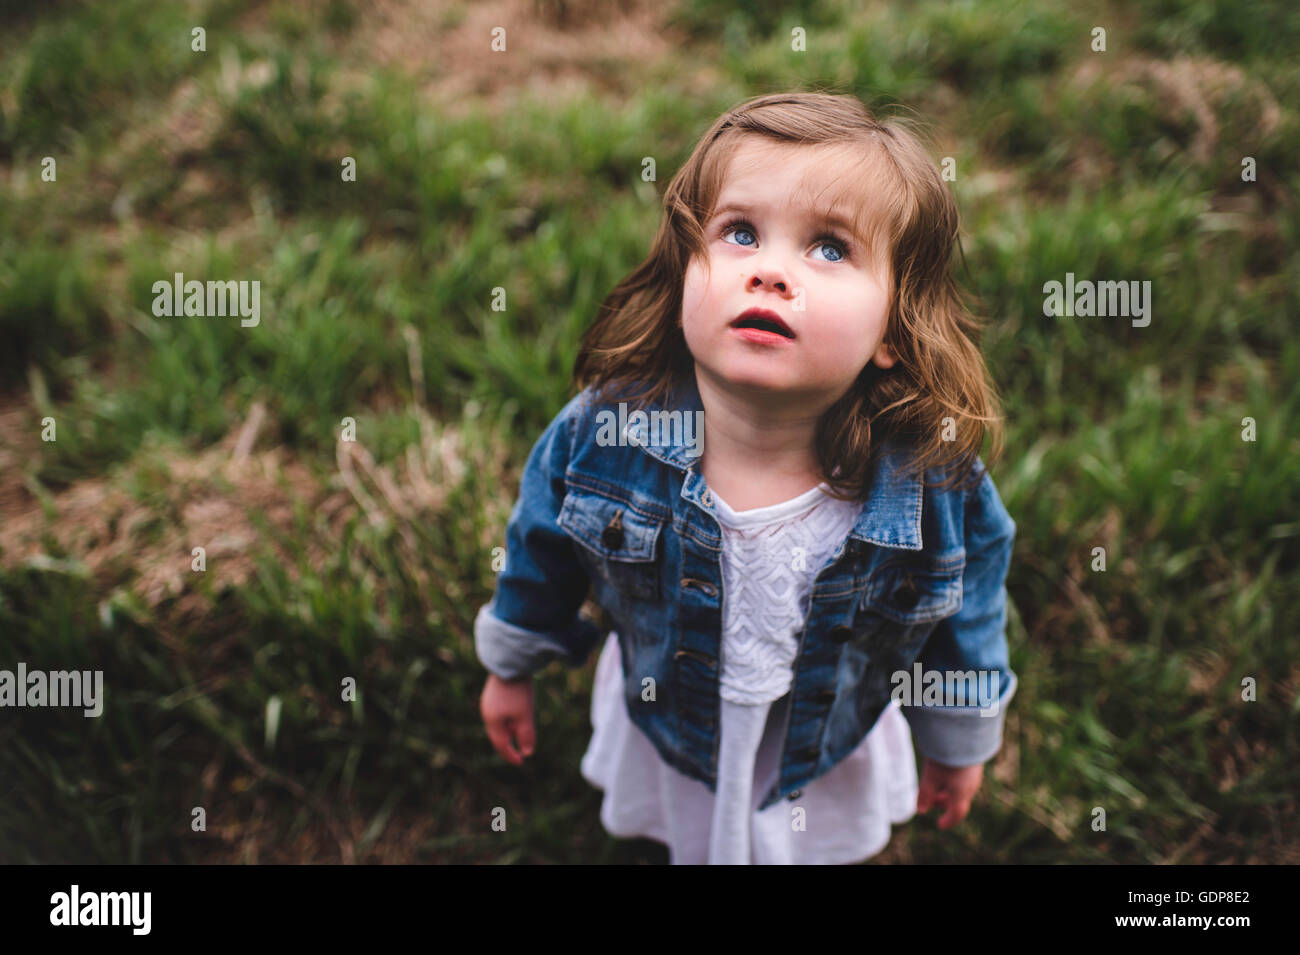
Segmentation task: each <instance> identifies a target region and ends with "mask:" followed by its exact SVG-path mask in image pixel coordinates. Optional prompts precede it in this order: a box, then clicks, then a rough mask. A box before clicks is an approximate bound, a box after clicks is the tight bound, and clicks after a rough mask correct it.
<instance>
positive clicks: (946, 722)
mask: <svg viewBox="0 0 1300 955" xmlns="http://www.w3.org/2000/svg"><path fill="white" fill-rule="evenodd" d="M1006 674H1007V677H1008V678H1009V679H1007V680H1006V686H1005V688H1004V689H1003V692H1002V695H1001V696H999V697H998V700H997V705H996V706H992V705H990V706H984V707H981V706H903V707H900V709H901V710H902V711H903V715H904V716H905V717H907V723H908V725H909V726H910V727H911V730H912V738H913V739H914V740H915V741H916V748H917V750H919V751H920V753H921V755H922V756H925V757H928V758H929V759H932V760H934V761H935V762H936V763H942V764H943V765H945V766H975V765H978V764H980V763H984V762H987V761H988V760H990V759H992V758H993V757H994V755H996V753H997V751H998V750H999V749H1001V748H1002V725H1003V723H1004V722H1005V720H1006V715H1007V710H1006V707H1007V704H1008V703H1010V702H1011V697H1012V696H1014V695H1015V692H1016V684H1017V681H1016V675H1015V674H1014V673H1012V672H1011V671H1009V670H1008V671H1006Z"/></svg>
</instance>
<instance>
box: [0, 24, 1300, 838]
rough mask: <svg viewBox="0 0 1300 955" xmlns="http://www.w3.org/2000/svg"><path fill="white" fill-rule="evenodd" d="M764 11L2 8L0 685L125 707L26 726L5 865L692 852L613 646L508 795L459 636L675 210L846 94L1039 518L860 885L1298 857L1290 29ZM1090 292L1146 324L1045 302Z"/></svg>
mask: <svg viewBox="0 0 1300 955" xmlns="http://www.w3.org/2000/svg"><path fill="white" fill-rule="evenodd" d="M741 6H742V5H741V4H736V3H730V2H721V0H685V2H677V3H673V4H651V3H641V2H637V3H626V4H622V5H615V4H601V3H595V2H590V0H588V2H577V0H571V2H560V0H550V2H528V0H519V2H513V3H486V4H462V5H456V4H446V3H441V4H418V3H414V2H403V0H382V2H376V3H374V4H368V3H362V2H360V0H321V2H305V0H294V2H291V0H267V2H253V0H189V2H178V3H165V4H163V3H153V2H144V0H117V2H115V3H112V4H106V3H81V2H71V0H64V2H59V3H51V4H48V5H41V8H40V12H38V13H18V12H13V11H10V10H9V5H0V110H2V111H3V115H2V116H0V175H2V176H3V182H4V188H3V190H0V335H2V336H3V339H4V341H5V348H4V349H3V350H2V351H0V382H3V389H2V391H3V397H2V398H0V669H4V668H9V669H13V668H15V667H16V664H17V663H18V662H19V661H24V662H25V663H26V664H27V666H28V668H30V669H35V668H43V669H50V670H54V669H74V668H75V669H92V670H93V669H99V670H102V671H103V672H104V683H105V696H106V700H105V709H104V714H103V716H102V717H100V718H98V719H87V718H85V717H83V716H82V714H81V711H80V710H72V709H50V708H47V709H4V710H0V861H11V862H28V861H47V862H74V861H75V862H198V861H222V862H299V861H319V862H337V861H345V862H434V863H437V862H485V863H509V862H575V863H608V862H636V863H642V862H663V861H665V860H666V852H665V851H664V850H662V849H660V848H659V847H658V846H656V845H654V844H651V843H645V842H639V841H622V840H615V839H612V838H610V837H609V836H607V835H606V834H605V833H604V831H603V830H602V828H601V826H600V823H599V818H598V814H599V807H600V794H599V793H598V792H597V791H596V790H594V789H592V788H591V787H590V786H589V785H588V784H587V783H586V782H585V781H584V780H583V779H582V778H581V777H580V775H579V773H578V761H579V758H580V756H581V754H582V752H583V749H584V748H585V746H586V742H587V738H588V734H589V722H588V704H589V691H590V686H591V675H592V670H593V668H594V658H593V660H592V661H591V662H590V665H589V666H588V667H587V668H586V669H582V670H572V671H570V670H565V669H563V668H562V667H560V666H558V665H556V666H552V667H551V668H549V669H548V670H546V671H545V672H544V673H543V674H542V675H541V676H539V678H538V681H537V726H538V732H539V748H538V752H537V754H536V755H535V756H534V757H533V758H532V759H531V760H530V761H529V763H528V765H526V766H525V767H524V768H522V769H514V768H512V767H509V766H507V765H506V764H505V763H504V762H503V761H502V760H501V759H500V758H499V757H497V756H496V755H495V753H494V752H493V751H492V749H491V746H490V745H489V743H488V741H487V739H486V736H485V735H484V733H483V730H482V726H481V722H480V720H479V716H478V694H479V692H480V690H481V686H482V681H483V677H484V675H485V673H484V671H483V669H482V668H481V666H480V665H479V664H478V662H477V659H476V657H475V655H474V649H473V639H472V632H471V623H472V620H473V615H474V613H475V611H476V610H477V608H478V607H479V605H480V604H482V603H483V602H485V601H486V600H487V599H488V597H489V596H490V595H491V593H492V589H493V584H494V574H493V569H492V549H493V548H494V547H498V546H502V545H503V544H504V529H505V524H506V520H507V518H508V516H509V513H510V509H511V507H512V506H513V503H514V498H515V493H516V490H517V487H518V480H519V474H520V471H521V469H522V467H523V463H524V460H525V457H526V455H527V453H528V450H529V448H530V447H531V445H532V442H533V441H534V440H535V439H536V437H537V435H538V434H539V433H540V432H541V430H542V429H543V428H544V427H545V425H546V424H547V423H548V422H549V421H550V420H551V418H552V417H553V416H554V414H555V413H556V412H557V411H558V410H559V408H560V407H561V406H562V405H563V403H564V401H565V399H566V398H567V397H568V396H569V394H570V390H569V382H568V371H569V369H570V367H571V365H572V360H573V356H574V354H575V350H576V347H577V342H578V338H579V335H580V334H581V332H582V330H583V329H584V328H585V327H586V325H587V324H588V323H589V322H590V320H591V319H592V317H593V315H594V312H595V308H596V306H597V305H598V303H599V302H600V300H601V298H602V297H603V296H604V294H605V293H606V292H608V291H609V289H610V288H611V287H612V286H613V285H614V284H615V283H616V282H617V281H618V279H619V278H621V277H622V276H623V275H624V274H625V273H626V272H627V271H628V270H630V269H631V268H632V267H633V266H635V265H636V264H637V263H638V262H639V261H640V259H641V258H642V257H643V256H644V254H645V253H646V251H647V250H648V246H649V241H650V238H651V235H652V234H653V230H654V228H655V227H656V224H657V222H658V219H659V215H660V212H659V207H658V195H659V194H660V193H661V192H662V190H663V188H664V186H665V185H666V184H667V181H668V179H669V178H670V177H671V175H672V173H673V172H674V171H676V169H677V168H678V167H679V166H680V164H681V163H682V161H683V160H684V159H685V158H686V156H687V155H688V153H689V150H690V148H691V146H692V144H693V142H694V140H695V139H696V138H697V137H698V136H699V135H700V134H701V133H702V132H703V131H704V129H705V128H707V125H708V123H709V122H710V121H711V120H712V118H713V117H715V116H716V115H717V114H718V113H720V112H721V111H723V110H724V109H726V108H727V107H729V106H731V105H733V104H734V103H735V102H737V101H739V100H741V99H743V98H745V97H748V96H751V95H754V94H757V93H760V92H767V91H772V90H780V89H791V88H800V89H814V88H817V89H833V90H835V91H840V92H851V93H854V94H857V95H859V96H861V97H862V98H863V99H864V100H866V101H868V102H870V103H873V104H878V105H888V104H891V103H903V104H906V105H907V107H909V108H911V109H913V110H916V111H917V112H919V113H920V114H921V115H923V116H924V117H925V118H926V119H928V120H929V121H930V122H931V123H932V125H933V127H934V130H935V135H936V137H937V141H938V147H939V150H940V154H939V155H936V160H937V159H939V158H940V157H941V156H950V157H953V158H954V159H955V169H956V171H957V178H956V180H955V181H954V182H952V184H951V185H952V188H953V190H954V193H955V195H956V197H957V200H958V203H959V206H960V208H961V212H962V217H963V232H964V234H963V244H964V250H965V267H964V268H960V274H961V275H962V279H963V281H964V282H965V283H966V285H967V286H968V288H970V289H971V291H973V292H974V293H976V294H977V295H978V297H979V301H980V303H981V310H982V313H983V314H984V315H985V316H986V317H987V318H988V321H989V327H988V332H987V335H986V337H985V340H984V347H985V352H986V355H987V356H988V360H989V362H990V365H991V368H992V371H993V374H994V377H995V379H996V380H997V381H998V383H999V386H1000V388H1001V390H1002V395H1003V398H1004V401H1005V404H1006V408H1007V427H1008V449H1007V453H1006V456H1005V458H1004V460H1003V461H1002V462H1001V463H1000V464H999V466H998V467H997V468H996V469H995V471H994V478H995V480H996V481H997V483H998V486H999V489H1000V491H1001V493H1002V496H1003V500H1004V501H1005V503H1006V506H1007V508H1008V510H1009V511H1010V513H1011V515H1012V516H1013V517H1014V518H1015V520H1016V522H1017V524H1018V536H1017V540H1016V549H1015V554H1014V557H1013V563H1012V568H1011V574H1010V577H1009V580H1008V588H1009V590H1010V593H1011V597H1012V600H1013V603H1014V608H1013V611H1014V612H1013V614H1012V619H1011V629H1010V633H1009V637H1010V641H1011V652H1012V666H1013V668H1014V669H1015V670H1016V672H1017V673H1018V675H1019V678H1020V688H1019V691H1018V694H1017V697H1016V700H1015V702H1014V703H1013V705H1012V707H1011V709H1010V710H1009V714H1008V718H1007V724H1006V738H1005V745H1004V747H1003V749H1002V751H1001V752H1000V753H999V754H998V756H997V757H996V758H995V759H994V760H993V761H992V762H991V763H990V764H989V766H988V767H987V771H986V776H985V779H986V782H985V786H984V789H983V790H982V791H981V794H980V796H979V797H978V799H977V801H976V803H975V806H974V808H973V810H972V812H971V815H970V817H969V818H968V819H967V821H966V822H965V823H963V824H962V825H961V826H959V827H958V828H957V830H955V831H952V832H946V833H945V832H942V831H940V830H939V829H938V828H937V826H936V825H935V816H934V815H933V814H932V815H930V816H928V817H925V818H922V819H919V820H915V821H913V822H912V823H911V824H909V825H907V826H904V827H901V828H898V829H896V830H895V835H894V838H893V841H892V842H891V844H890V846H889V847H888V849H887V850H886V851H885V852H884V853H883V854H882V855H881V856H879V857H877V859H875V860H873V862H881V863H885V862H927V863H935V862H973V861H979V862H994V863H1010V862H1017V863H1019V862H1074V863H1116V862H1171V863H1200V862H1211V863H1220V862H1232V863H1247V862H1291V863H1295V862H1300V836H1297V833H1300V809H1298V800H1297V793H1298V792H1300V758H1298V757H1300V739H1298V733H1297V730H1298V729H1300V662H1297V661H1300V600H1297V599H1296V598H1297V597H1300V565H1298V562H1297V557H1298V551H1300V548H1298V546H1297V539H1298V538H1300V431H1298V430H1297V427H1296V422H1297V421H1298V420H1300V384H1297V382H1300V342H1298V341H1297V335H1296V331H1297V329H1300V323H1298V322H1297V318H1298V317H1300V282H1297V276H1298V275H1300V203H1297V191H1298V190H1297V184H1298V183H1300V164H1298V163H1297V157H1298V156H1300V121H1298V117H1297V111H1296V104H1300V63H1297V61H1296V58H1295V50H1296V49H1297V48H1298V47H1300V8H1296V7H1295V5H1294V4H1293V3H1289V2H1286V0H1265V2H1257V3H1252V4H1248V5H1245V6H1241V5H1238V4H1235V3H1231V2H1228V0H1192V2H1173V0H1138V2H1131V3H1125V4H1118V3H1115V4H1102V3H1097V2H1093V0H1081V2H1077V3H1071V4H1060V3H1052V2H1047V0H1041V2H1040V0H1022V2H1007V3H1004V4H976V3H938V2H925V0H923V2H918V3H913V4H884V3H852V4H851V3H840V2H822V3H811V4H804V5H800V4H791V3H780V4H778V3H761V4H754V5H749V4H746V5H744V6H745V7H746V8H747V9H746V11H745V12H741ZM502 25H504V26H505V27H506V28H507V31H508V48H507V52H505V53H502V54H491V53H489V52H488V46H487V44H488V42H489V39H490V35H491V30H492V28H493V27H495V26H502ZM1098 26H1100V27H1103V28H1105V30H1106V50H1105V52H1097V51H1094V50H1093V49H1092V48H1091V47H1092V44H1093V39H1092V36H1093V33H1092V31H1093V28H1094V27H1098ZM195 27H202V28H203V29H204V30H205V31H206V34H205V46H206V49H204V50H203V51H195V50H194V49H192V38H193V35H192V32H191V31H192V30H193V29H194V28H195ZM794 27H803V28H804V29H806V31H807V37H808V42H807V52H793V51H792V50H791V43H790V36H791V30H792V28H794ZM1287 104H1291V105H1290V106H1288V105H1287ZM644 156H653V157H654V158H655V160H656V163H657V168H658V182H656V183H646V182H642V181H641V179H640V171H641V168H642V165H641V160H642V157H644ZM46 157H50V158H52V159H53V160H54V161H55V167H54V169H55V175H54V179H53V181H48V180H47V178H43V176H42V172H43V170H45V169H46V168H48V164H45V163H44V160H45V158H46ZM344 157H352V158H353V159H354V160H355V164H356V181H355V182H353V181H344V179H343V177H342V175H341V168H342V165H343V159H344ZM1245 157H1251V158H1252V159H1253V160H1254V169H1255V176H1254V178H1253V179H1249V180H1243V176H1242V170H1243V158H1245ZM176 272H182V273H184V275H185V276H186V278H197V279H200V280H203V279H222V280H225V279H231V280H257V281H259V282H260V287H261V320H260V323H259V324H258V325H257V326H256V327H242V326H241V323H240V321H239V319H238V318H220V317H189V318H171V317H158V316H156V315H155V314H154V313H153V310H152V308H151V305H152V302H153V300H154V295H153V292H152V291H151V289H152V285H153V283H154V282H156V281H159V280H166V281H170V280H171V278H172V276H173V274H174V273H176ZM1067 272H1072V273H1074V274H1075V275H1076V276H1078V277H1080V278H1083V277H1099V278H1105V279H1110V280H1143V281H1150V282H1151V284H1152V288H1153V303H1154V304H1153V312H1152V317H1151V322H1150V324H1149V325H1148V326H1146V327H1134V326H1133V325H1132V324H1131V323H1130V322H1129V321H1128V320H1127V319H1120V318H1082V317H1079V318H1054V317H1047V316H1044V314H1043V285H1044V283H1045V282H1048V281H1052V280H1056V281H1064V279H1065V275H1066V273H1067ZM497 288H503V289H505V291H506V294H507V296H508V308H507V309H506V310H505V311H494V310H493V309H492V307H491V303H492V298H493V294H494V289H497ZM1246 418H1249V419H1252V421H1253V428H1254V432H1253V435H1248V436H1249V437H1253V440H1246V439H1244V438H1243V434H1244V433H1246V428H1247V427H1248V426H1247V425H1245V424H1243V419H1246ZM45 419H52V420H53V426H54V428H55V435H54V436H55V438H56V440H53V441H50V440H43V438H42V432H43V430H45V431H48V422H47V421H46V420H45ZM345 419H352V421H353V422H354V424H355V433H356V437H357V440H356V441H355V442H340V441H339V435H340V430H341V428H343V427H344V426H345ZM195 547H203V548H205V551H206V570H205V571H203V572H195V571H194V570H192V560H193V559H194V558H193V557H192V552H193V548H195ZM1096 547H1103V548H1105V553H1106V569H1105V571H1104V572H1101V571H1097V570H1094V569H1093V566H1094V558H1093V549H1094V548H1096ZM348 678H351V679H354V680H355V682H356V685H357V687H358V688H359V692H358V694H357V698H356V699H355V700H353V701H349V702H343V701H342V695H343V694H342V691H341V687H342V685H343V682H344V681H345V680H347V679H348ZM1246 678H1250V679H1252V680H1253V681H1254V683H1255V687H1256V690H1255V692H1256V699H1254V700H1253V701H1243V699H1242V685H1243V680H1245V679H1246ZM498 806H500V807H504V808H505V809H506V811H507V819H508V826H507V830H506V831H505V832H497V831H493V829H492V827H491V822H492V818H493V808H494V807H498ZM196 807H201V808H202V809H203V810H204V812H205V814H206V829H205V830H204V831H195V830H194V829H193V827H192V825H191V823H192V819H193V818H194V810H195V808H196ZM1097 807H1101V808H1102V809H1104V810H1105V815H1106V828H1105V831H1095V830H1094V828H1093V825H1092V822H1093V819H1094V816H1095V809H1096V808H1097Z"/></svg>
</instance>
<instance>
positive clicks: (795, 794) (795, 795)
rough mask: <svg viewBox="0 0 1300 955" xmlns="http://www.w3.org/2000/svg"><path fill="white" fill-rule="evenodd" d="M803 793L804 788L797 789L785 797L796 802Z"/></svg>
mask: <svg viewBox="0 0 1300 955" xmlns="http://www.w3.org/2000/svg"><path fill="white" fill-rule="evenodd" d="M802 795H803V790H802V789H796V790H795V791H794V792H792V793H791V794H790V795H788V796H786V797H785V798H786V799H788V800H790V801H791V802H794V801H795V800H796V799H798V798H799V797H800V796H802Z"/></svg>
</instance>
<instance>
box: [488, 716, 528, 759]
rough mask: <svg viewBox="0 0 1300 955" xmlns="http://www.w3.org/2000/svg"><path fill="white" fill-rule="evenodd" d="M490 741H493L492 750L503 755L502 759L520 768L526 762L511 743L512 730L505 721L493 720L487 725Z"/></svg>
mask: <svg viewBox="0 0 1300 955" xmlns="http://www.w3.org/2000/svg"><path fill="white" fill-rule="evenodd" d="M487 733H488V739H490V740H491V741H492V748H493V749H495V750H496V751H497V752H498V753H500V754H501V757H502V758H503V759H504V760H505V761H506V762H508V763H513V764H514V765H515V766H518V765H519V764H520V763H522V762H523V761H524V758H523V757H522V756H520V755H519V754H518V753H517V752H515V748H514V745H513V744H512V743H511V742H510V729H509V726H508V724H507V723H506V721H505V720H493V721H492V722H491V723H488V724H487Z"/></svg>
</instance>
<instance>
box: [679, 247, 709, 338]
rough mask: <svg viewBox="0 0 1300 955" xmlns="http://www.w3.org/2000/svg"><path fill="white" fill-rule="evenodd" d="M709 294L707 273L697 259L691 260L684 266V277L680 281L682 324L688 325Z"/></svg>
mask: <svg viewBox="0 0 1300 955" xmlns="http://www.w3.org/2000/svg"><path fill="white" fill-rule="evenodd" d="M708 294H709V273H708V272H707V271H705V269H704V267H703V266H701V265H700V264H699V262H698V261H692V262H691V264H690V265H689V266H687V268H686V277H685V280H684V281H683V283H682V324H683V325H688V324H690V323H691V321H692V319H693V318H694V317H695V316H696V315H697V314H698V313H699V311H700V308H701V306H702V305H703V304H704V302H705V301H706V300H707V298H708Z"/></svg>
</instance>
